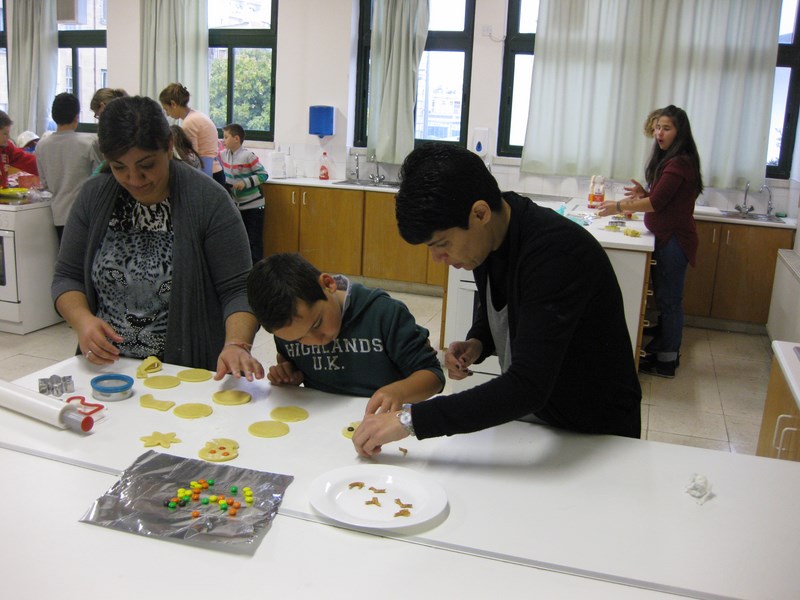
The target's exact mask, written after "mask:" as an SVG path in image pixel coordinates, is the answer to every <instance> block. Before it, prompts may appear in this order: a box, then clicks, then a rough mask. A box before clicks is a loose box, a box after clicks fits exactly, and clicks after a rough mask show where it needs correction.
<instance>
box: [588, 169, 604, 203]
mask: <svg viewBox="0 0 800 600" xmlns="http://www.w3.org/2000/svg"><path fill="white" fill-rule="evenodd" d="M605 198H606V179H605V177H603V176H602V175H592V181H591V183H590V184H589V208H598V207H599V206H600V205H601V204H602V203H603V201H604V200H605Z"/></svg>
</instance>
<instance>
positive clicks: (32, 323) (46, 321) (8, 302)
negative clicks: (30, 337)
mask: <svg viewBox="0 0 800 600" xmlns="http://www.w3.org/2000/svg"><path fill="white" fill-rule="evenodd" d="M57 254H58V236H57V235H56V229H55V227H54V226H53V213H52V211H51V210H50V202H49V201H45V202H33V203H30V204H14V205H10V204H5V203H0V331H5V332H8V333H18V334H24V333H28V332H30V331H35V330H37V329H41V328H42V327H47V326H48V325H52V324H54V323H58V322H59V321H61V317H60V316H59V315H58V313H57V312H56V311H55V308H54V307H53V301H52V300H51V299H50V285H51V284H52V282H53V271H54V268H55V263H56V256H57Z"/></svg>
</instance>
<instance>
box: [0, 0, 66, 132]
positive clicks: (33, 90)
mask: <svg viewBox="0 0 800 600" xmlns="http://www.w3.org/2000/svg"><path fill="white" fill-rule="evenodd" d="M10 8H11V11H10V12H11V15H10V16H11V19H10V23H9V31H10V34H9V35H10V40H9V43H10V47H9V50H8V57H9V81H8V88H9V93H8V95H9V99H8V100H9V102H8V109H9V110H8V113H9V116H10V117H11V120H12V121H14V125H13V133H14V135H15V136H16V135H17V134H19V133H21V132H23V131H27V130H30V131H35V132H37V133H40V134H41V133H43V132H45V131H46V130H47V126H48V123H49V122H50V107H51V106H52V104H53V98H54V97H55V95H56V82H57V80H58V23H57V21H56V19H57V16H56V0H15V2H14V3H13V6H11V7H10Z"/></svg>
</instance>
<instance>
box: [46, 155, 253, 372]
mask: <svg viewBox="0 0 800 600" xmlns="http://www.w3.org/2000/svg"><path fill="white" fill-rule="evenodd" d="M119 191H120V185H119V184H118V183H117V181H116V180H115V179H114V177H113V176H112V175H109V174H101V175H97V176H95V177H92V178H91V179H89V180H88V181H87V182H86V184H85V185H84V186H83V187H82V188H81V191H80V193H79V194H78V198H77V200H76V201H75V205H74V206H73V207H72V210H71V211H70V215H69V218H68V220H67V225H66V229H65V230H64V237H63V239H62V241H61V249H60V251H59V254H58V260H57V262H56V267H55V276H54V277H53V285H52V287H51V294H52V298H53V302H55V301H56V299H57V298H58V297H59V296H60V295H61V294H63V293H64V292H68V291H78V292H82V293H84V294H85V295H86V297H87V300H88V302H89V309H90V310H91V311H92V312H93V313H94V312H96V311H97V295H96V293H95V289H94V285H93V283H92V279H91V274H92V263H93V261H94V257H95V254H96V252H97V251H98V249H99V248H100V246H101V245H102V242H103V237H104V236H105V234H106V230H107V229H108V222H109V220H110V219H111V214H112V212H113V210H114V205H115V201H116V198H117V194H118V193H119ZM170 205H171V207H172V227H173V235H174V244H173V255H172V259H173V275H172V292H171V296H170V304H169V317H168V324H167V343H166V348H165V350H164V361H165V362H168V363H173V364H178V365H185V366H187V367H202V368H206V369H211V370H215V369H216V365H217V358H218V357H219V353H220V351H221V350H222V346H223V344H224V342H225V320H226V319H227V318H228V317H229V316H230V315H231V314H233V313H235V312H241V311H245V312H252V311H251V309H250V305H249V304H248V301H247V275H248V273H249V272H250V269H251V267H252V262H251V259H250V249H249V246H248V241H247V233H246V231H245V228H244V225H243V224H242V219H241V216H240V214H239V211H238V210H237V209H236V207H235V206H234V204H233V202H232V201H231V198H230V196H229V195H228V194H227V192H226V191H225V189H224V188H223V187H222V186H220V185H219V184H218V183H217V182H216V181H214V180H213V179H211V178H210V177H208V176H207V175H205V174H203V173H202V172H201V171H198V170H197V169H193V168H191V167H189V166H186V165H184V164H182V163H180V162H179V161H174V160H173V161H170Z"/></svg>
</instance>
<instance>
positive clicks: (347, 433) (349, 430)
mask: <svg viewBox="0 0 800 600" xmlns="http://www.w3.org/2000/svg"><path fill="white" fill-rule="evenodd" d="M359 425H361V421H353V422H352V423H350V425H348V426H347V427H345V428H344V429H342V435H343V436H344V437H346V438H347V439H349V440H352V439H353V434H354V433H355V432H356V429H358V426H359Z"/></svg>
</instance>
